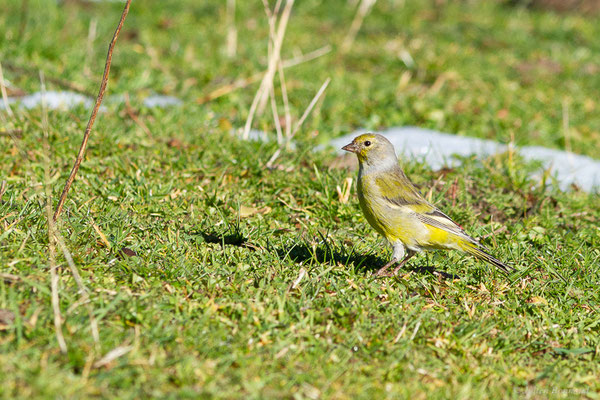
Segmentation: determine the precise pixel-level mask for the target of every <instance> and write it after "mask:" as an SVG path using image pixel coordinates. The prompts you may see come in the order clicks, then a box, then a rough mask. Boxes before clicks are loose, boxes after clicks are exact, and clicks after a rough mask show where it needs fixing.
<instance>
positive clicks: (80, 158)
mask: <svg viewBox="0 0 600 400" xmlns="http://www.w3.org/2000/svg"><path fill="white" fill-rule="evenodd" d="M130 5H131V0H127V3H126V4H125V8H124V9H123V13H122V14H121V19H120V20H119V25H118V26H117V29H116V30H115V33H114V35H113V38H112V40H111V42H110V45H109V46H108V54H107V55H106V64H105V65H104V74H103V75H102V83H101V84H100V90H99V92H98V97H97V98H96V104H94V108H93V109H92V114H91V115H90V119H89V121H88V124H87V127H86V128H85V133H84V134H83V141H82V142H81V147H80V148H79V153H78V154H77V158H76V159H75V163H74V164H73V168H72V169H71V173H70V175H69V177H68V178H67V182H66V183H65V187H64V189H63V191H62V194H61V195H60V199H59V200H58V205H57V206H56V210H55V211H54V221H56V220H58V217H59V216H60V213H61V212H62V208H63V206H64V204H65V201H66V200H67V194H68V193H69V189H70V188H71V185H72V184H73V181H74V180H75V176H76V175H77V171H79V166H80V165H81V162H82V161H83V157H84V155H85V150H86V148H87V142H88V140H89V138H90V133H91V132H92V127H93V126H94V121H96V115H97V114H98V110H99V109H100V104H102V99H103V98H104V92H105V91H106V85H107V84H108V74H109V72H110V64H111V61H112V53H113V50H114V48H115V44H116V42H117V38H118V37H119V33H120V32H121V28H122V27H123V23H124V22H125V17H127V13H128V12H129V6H130Z"/></svg>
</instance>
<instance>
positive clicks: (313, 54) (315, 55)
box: [196, 45, 331, 110]
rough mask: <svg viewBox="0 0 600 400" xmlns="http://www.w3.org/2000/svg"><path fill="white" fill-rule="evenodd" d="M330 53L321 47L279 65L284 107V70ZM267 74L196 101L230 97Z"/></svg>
mask: <svg viewBox="0 0 600 400" xmlns="http://www.w3.org/2000/svg"><path fill="white" fill-rule="evenodd" d="M330 51H331V46H329V45H327V46H324V47H321V48H319V49H317V50H314V51H311V52H310V53H306V54H304V55H302V56H299V57H294V58H293V59H291V60H283V61H282V62H280V63H279V64H278V69H279V70H278V71H279V72H278V73H279V76H280V80H281V81H282V92H283V93H284V97H283V102H284V106H286V105H287V91H285V87H284V86H285V82H284V81H283V78H282V77H283V69H285V68H290V67H295V66H296V65H299V64H302V63H305V62H307V61H311V60H314V59H315V58H318V57H321V56H323V55H325V54H327V53H329V52H330ZM266 73H267V71H262V72H259V73H256V74H254V75H252V76H250V77H248V78H240V79H236V80H235V81H234V82H232V83H228V84H226V85H223V86H221V87H218V88H216V89H214V90H212V91H211V92H209V93H208V94H207V95H206V96H203V97H200V98H199V99H198V100H196V102H197V103H198V104H204V103H208V102H209V101H212V100H214V99H217V98H219V97H222V96H225V95H228V94H229V93H231V92H234V91H236V90H238V89H243V88H245V87H247V86H249V85H251V84H253V83H254V82H256V81H258V80H260V79H261V78H262V77H263V76H264V75H265V74H266ZM286 107H287V109H288V110H289V106H286Z"/></svg>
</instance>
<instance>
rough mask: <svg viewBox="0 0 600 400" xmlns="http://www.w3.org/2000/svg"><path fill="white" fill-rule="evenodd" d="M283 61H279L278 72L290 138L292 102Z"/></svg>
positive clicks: (286, 134)
mask: <svg viewBox="0 0 600 400" xmlns="http://www.w3.org/2000/svg"><path fill="white" fill-rule="evenodd" d="M283 69H284V66H283V63H279V66H278V74H279V82H280V85H281V97H282V98H283V114H284V115H285V137H286V138H289V137H290V136H291V135H292V115H291V113H290V102H289V99H288V94H287V86H286V84H285V75H284V74H283Z"/></svg>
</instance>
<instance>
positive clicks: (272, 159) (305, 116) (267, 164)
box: [265, 78, 331, 168]
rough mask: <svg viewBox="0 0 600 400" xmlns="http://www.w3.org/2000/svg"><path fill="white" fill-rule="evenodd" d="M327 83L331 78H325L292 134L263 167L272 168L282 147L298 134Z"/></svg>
mask: <svg viewBox="0 0 600 400" xmlns="http://www.w3.org/2000/svg"><path fill="white" fill-rule="evenodd" d="M329 82H331V78H327V79H326V80H325V82H323V85H321V88H320V89H319V91H318V92H317V94H315V97H313V99H312V100H311V102H310V103H309V105H308V107H306V110H304V114H302V117H300V119H299V120H298V122H297V123H296V126H294V130H293V131H292V133H291V134H290V136H289V137H286V141H285V143H284V144H282V145H281V146H280V147H279V148H278V149H277V150H276V151H275V153H273V155H272V156H271V158H270V159H269V161H267V163H266V164H265V167H267V168H272V167H273V163H274V162H275V160H276V159H277V157H279V154H281V151H282V150H283V147H284V145H285V144H287V143H288V142H289V141H290V140H291V139H292V138H293V137H294V135H296V132H298V130H300V127H301V126H302V124H303V123H304V121H305V120H306V118H307V117H308V116H309V115H310V112H311V111H312V109H313V108H314V107H315V104H317V101H319V99H320V98H321V96H322V95H323V93H324V92H325V89H327V86H328V85H329Z"/></svg>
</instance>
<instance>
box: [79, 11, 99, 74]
mask: <svg viewBox="0 0 600 400" xmlns="http://www.w3.org/2000/svg"><path fill="white" fill-rule="evenodd" d="M97 26H98V19H97V18H92V20H91V21H90V27H89V29H88V37H87V44H86V48H87V52H86V53H85V61H84V64H83V74H84V75H85V76H87V77H89V76H90V75H91V71H90V65H89V64H90V59H91V58H92V52H93V49H94V46H93V45H94V39H96V28H97Z"/></svg>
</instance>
